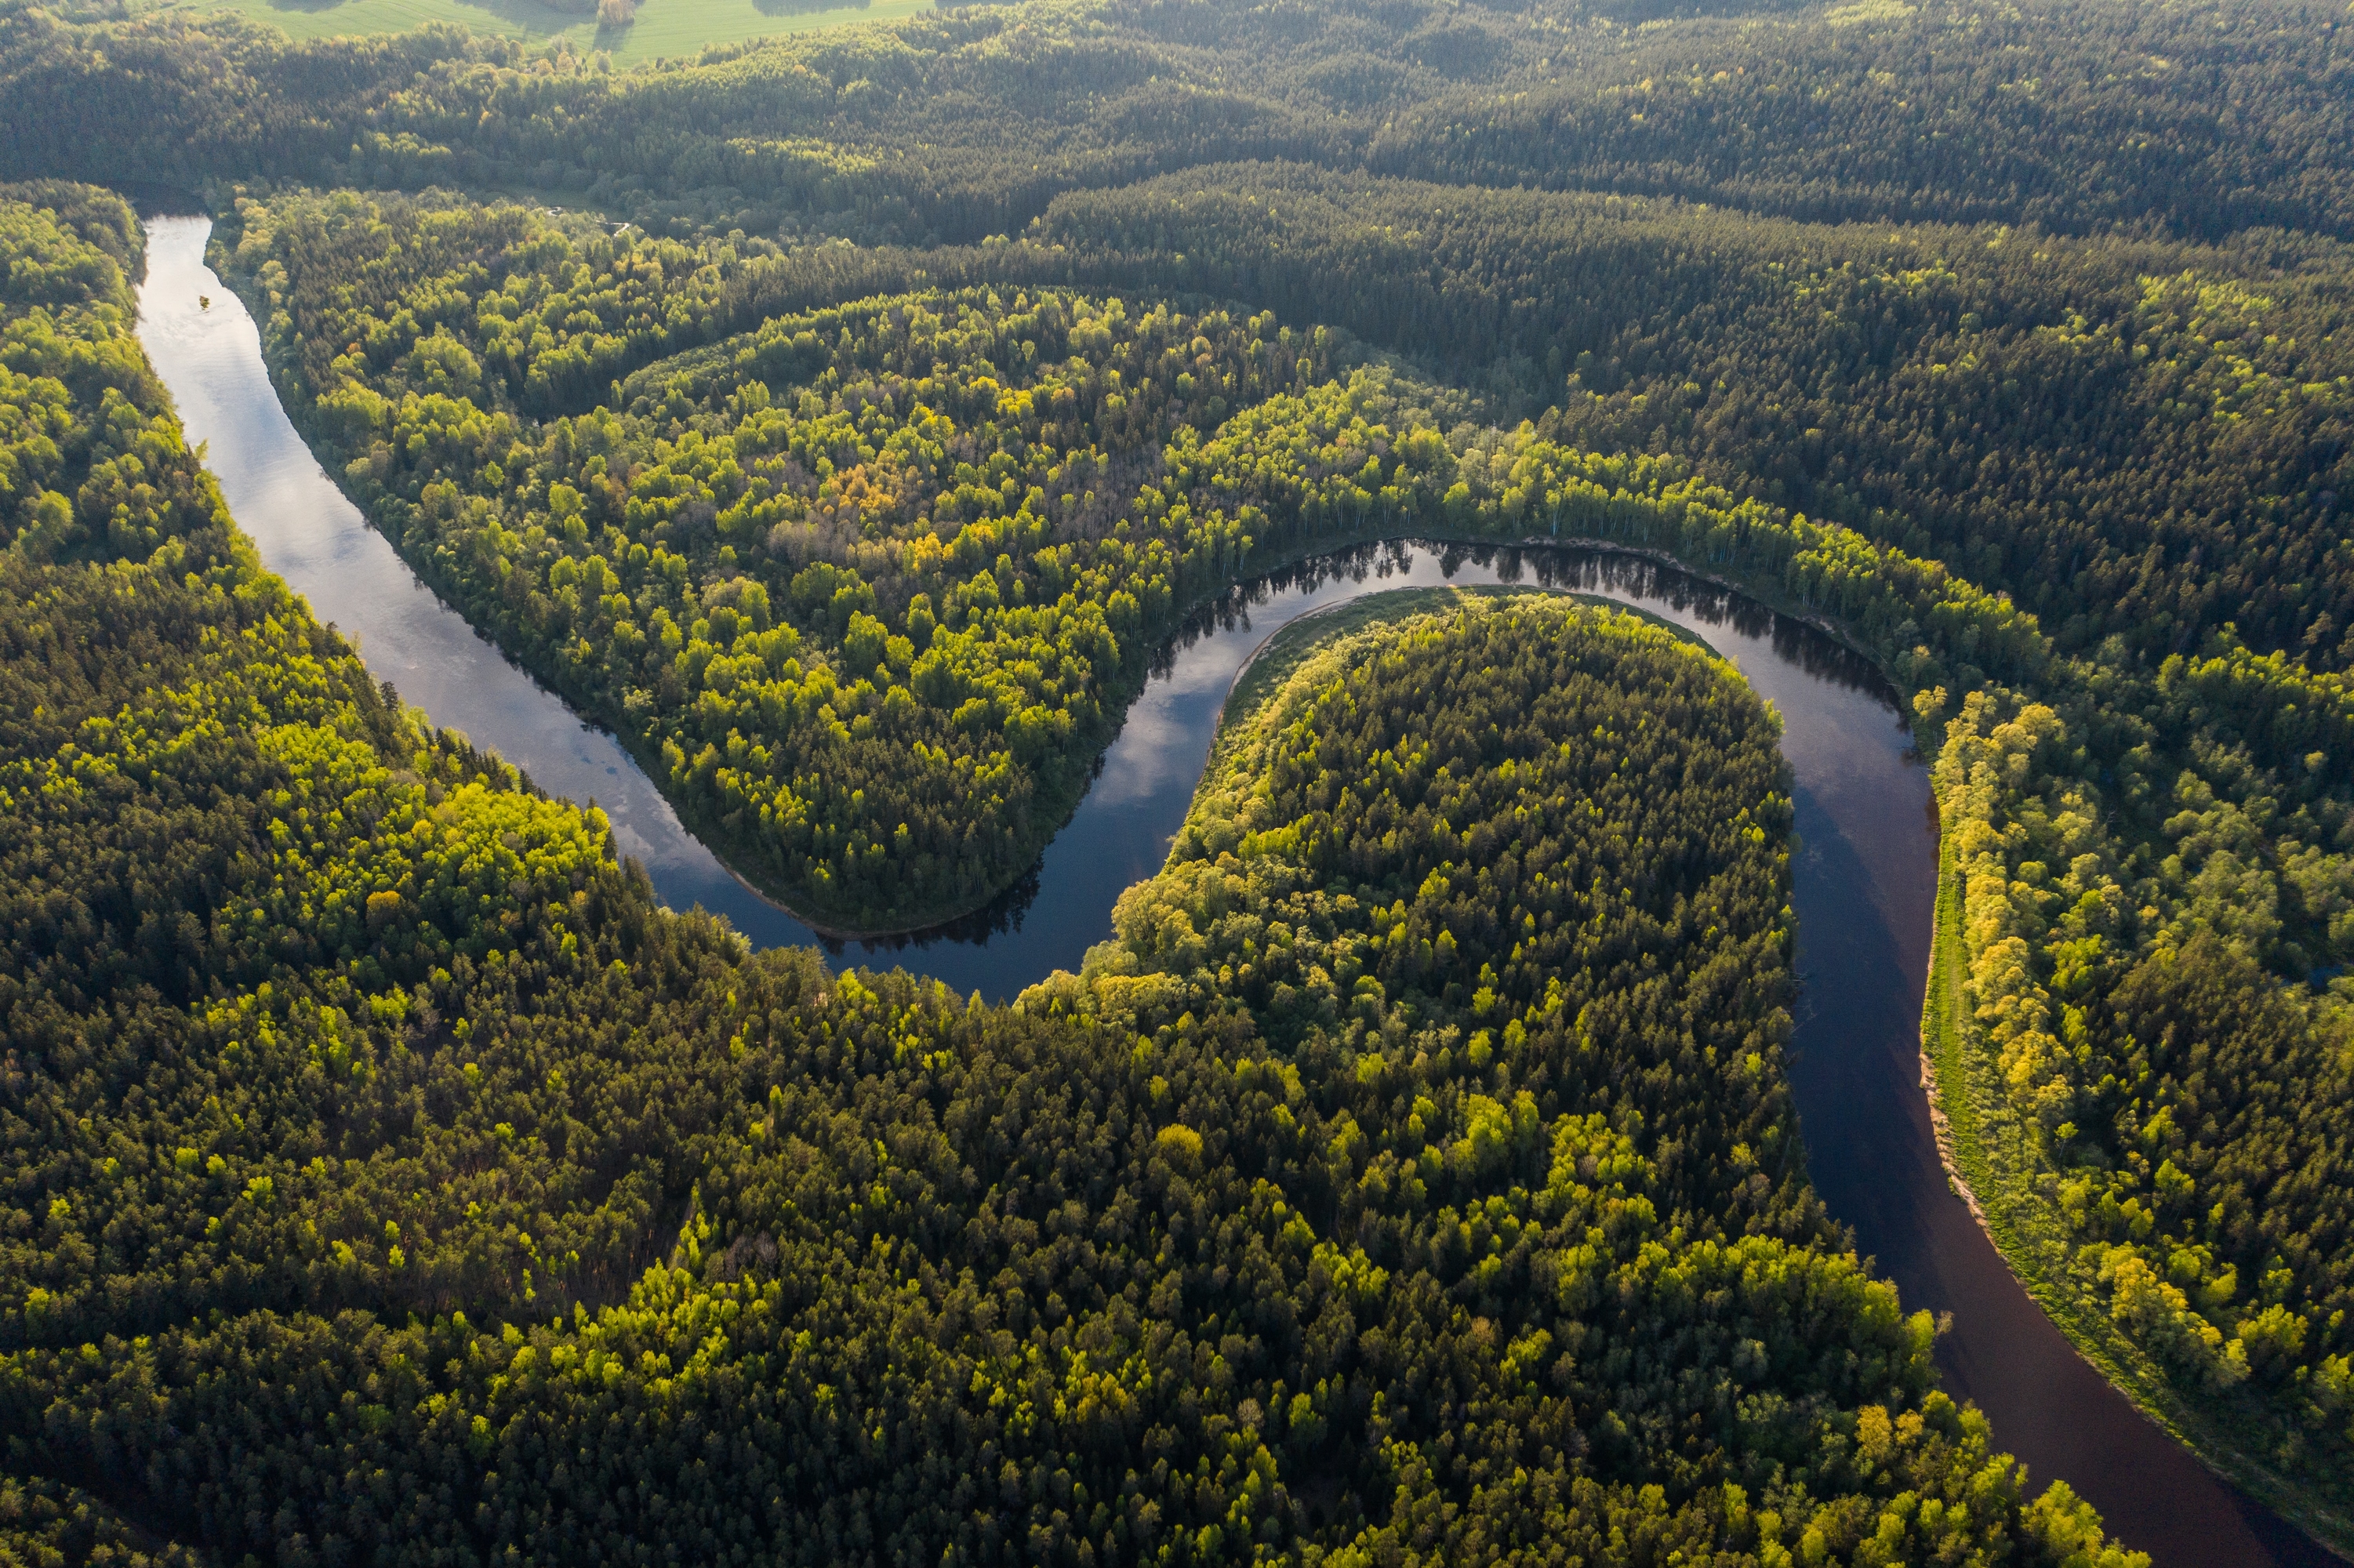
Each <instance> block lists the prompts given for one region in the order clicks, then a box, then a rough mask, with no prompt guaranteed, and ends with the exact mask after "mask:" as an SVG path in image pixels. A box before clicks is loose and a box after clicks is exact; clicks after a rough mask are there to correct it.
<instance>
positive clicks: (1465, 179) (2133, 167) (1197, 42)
mask: <svg viewBox="0 0 2354 1568" xmlns="http://www.w3.org/2000/svg"><path fill="white" fill-rule="evenodd" d="M62 9H63V10H64V11H65V12H67V13H68V14H70V12H71V10H72V8H71V7H65V8H62ZM1677 9H1678V11H1679V12H1680V13H1681V15H1682V17H1683V19H1681V20H1679V21H1673V22H1670V19H1669V18H1668V17H1667V16H1659V17H1657V18H1650V17H1647V16H1645V15H1643V14H1642V12H1641V9H1640V8H1638V11H1637V12H1635V13H1628V12H1625V11H1623V10H1614V11H1612V12H1611V13H1609V14H1608V15H1607V16H1605V15H1602V14H1598V13H1597V12H1596V11H1595V10H1592V9H1590V8H1585V7H1581V6H1578V5H1555V4H1540V5H1527V6H1519V5H1498V6H1494V7H1489V6H1481V5H1442V4H1423V3H1409V4H1405V5H1371V4H1356V5H1316V6H1310V5H1298V4H1281V5H1245V4H1242V3H1241V0H1207V3H1193V4H1175V3H1172V0H1113V3H1108V4H1107V3H1094V4H1090V3H1084V0H1034V3H1033V4H1030V5H1023V6H1021V7H1019V8H1018V9H1016V8H1002V7H993V6H991V7H982V6H973V7H962V8H958V9H955V10H952V11H949V12H944V13H941V14H938V15H937V16H924V17H919V18H915V19H910V20H908V21H906V22H903V23H899V24H896V25H894V26H888V27H884V26H876V27H860V28H846V29H835V30H832V31H828V32H824V33H818V34H800V35H793V36H790V37H782V38H778V39H774V40H769V41H767V42H763V43H756V44H748V45H731V46H726V47H717V48H710V49H706V50H705V52H704V53H703V55H702V56H701V57H700V58H697V59H695V60H693V61H680V62H674V63H673V64H672V65H670V66H667V67H665V68H663V69H654V70H651V71H643V72H628V73H619V72H613V71H611V70H610V69H609V68H608V67H607V66H606V65H605V64H604V63H603V62H602V61H601V60H599V58H595V57H593V56H592V57H586V58H583V57H578V56H575V55H573V54H571V53H569V52H562V53H557V54H556V55H555V56H553V57H552V58H551V57H549V56H546V55H545V54H535V53H534V52H533V51H531V50H530V49H528V48H526V47H525V46H524V45H522V44H519V43H517V42H514V41H513V40H507V39H474V38H469V37H464V36H462V35H460V34H456V33H453V32H447V31H443V32H433V31H428V32H424V33H419V34H410V35H406V36H403V37H398V38H390V39H387V38H371V39H364V40H356V41H355V40H335V39H330V40H320V41H312V42H305V43H293V42H290V41H289V40H288V39H287V38H286V37H284V36H283V35H282V34H280V33H278V32H277V31H275V30H274V29H271V28H269V27H266V26H259V25H257V24H254V23H251V22H249V21H245V20H242V19H238V18H234V17H228V16H202V15H197V16H188V15H185V14H183V13H181V12H178V11H175V10H154V11H148V10H140V11H135V12H134V14H133V17H132V19H129V20H122V19H116V20H107V21H100V22H94V23H89V24H77V23H75V22H72V21H69V20H67V19H66V17H65V16H64V15H61V14H60V11H59V10H51V9H44V8H41V7H39V6H37V5H31V4H29V3H28V0H9V4H8V5H6V6H5V8H0V147H5V149H6V151H5V154H0V174H10V175H19V176H21V175H29V174H39V175H74V176H78V177H83V178H101V179H116V180H121V179H138V180H161V179H177V180H180V181H183V182H195V181H198V180H204V179H249V178H254V177H258V176H268V177H271V178H295V179H301V180H305V181H311V182H316V183H323V184H335V185H363V186H377V185H401V186H407V187H408V188H416V187H417V186H419V185H424V184H427V183H430V182H439V183H442V184H469V185H483V184H498V185H534V186H537V187H541V188H546V189H548V190H559V189H560V190H567V191H578V192H582V193H584V194H585V196H587V198H588V200H590V201H591V202H593V203H595V204H597V205H599V206H600V207H609V208H610V209H612V210H613V211H614V212H615V213H616V215H617V216H624V217H630V218H631V219H632V220H633V221H635V222H637V223H639V224H640V225H641V226H652V227H655V228H660V227H662V226H663V223H664V221H665V220H667V219H669V218H673V217H681V218H687V219H691V220H693V221H695V222H699V223H709V224H715V225H716V227H717V228H720V229H722V230H725V229H726V228H729V227H731V226H734V227H741V228H745V229H746V230H747V231H748V232H751V233H769V232H774V231H775V230H776V228H777V227H778V225H779V222H780V221H782V222H785V223H787V224H788V226H789V227H792V228H801V227H803V226H811V227H816V228H834V229H842V230H845V231H847V232H850V233H853V234H854V235H855V236H856V237H858V238H861V239H864V240H870V241H871V240H884V239H889V240H898V241H903V242H938V241H949V242H958V241H974V240H979V239H981V238H984V237H985V236H987V235H990V234H992V233H1013V232H1017V231H1019V230H1020V228H1022V227H1023V225H1024V224H1026V223H1027V222H1029V221H1030V220H1031V219H1032V218H1033V217H1035V216H1037V214H1038V213H1039V212H1041V211H1042V210H1043V209H1044V207H1045V205H1046V203H1047V202H1048V201H1049V200H1050V199H1051V198H1052V197H1053V196H1055V195H1056V194H1058V193H1060V192H1063V191H1066V190H1070V189H1074V188H1090V187H1104V186H1110V185H1123V184H1128V183H1130V182H1133V181H1136V180H1139V179H1142V178H1146V177H1150V176H1151V175H1161V174H1166V173H1169V172H1171V171H1173V170H1180V169H1185V168H1190V167H1193V166H1196V165H1200V164H1211V163H1217V162H1221V161H1227V160H1232V159H1236V158H1253V159H1261V158H1288V159H1300V160H1305V161H1309V162H1312V163H1316V164H1322V165H1324V166H1327V167H1330V168H1333V169H1338V170H1362V171H1368V172H1374V173H1382V174H1393V175H1408V176H1412V177H1417V178H1424V179H1436V180H1440V181H1444V182H1447V183H1458V184H1475V185H1488V186H1493V187H1515V186H1530V187H1536V188H1547V189H1563V188H1578V189H1591V190H1611V191H1617V192H1621V193H1625V194H1630V195H1632V194H1641V195H1662V196H1676V197H1680V198H1682V199H1685V200H1690V201H1701V202H1709V203H1713V204H1729V205H1734V206H1737V207H1746V208H1750V209H1753V210H1758V211H1764V212H1772V213H1778V214H1784V215H1787V216H1791V217H1800V218H1805V219H1808V220H1817V221H1820V220H1849V219H1865V220H1875V219H1876V220H1883V221H1904V222H1913V221H1947V222H1951V221H1967V222H1979V221H1988V222H2003V223H2011V224H2032V225H2035V226H2037V227H2039V228H2045V229H2058V230H2063V231H2069V232H2084V231H2099V230H2109V229H2124V230H2127V231H2135V232H2156V233H2171V234H2179V235H2190V236H2197V237H2202V238H2223V237H2225V236H2228V235H2230V234H2232V233H2233V232H2236V231H2239V230H2242V229H2245V228H2253V227H2277V228H2293V229H2299V230H2306V231H2311V232H2317V233H2324V234H2330V235H2334V236H2338V237H2339V238H2348V237H2354V163H2349V156H2354V154H2349V148H2354V123H2349V115H2354V111H2350V110H2349V104H2354V91H2349V73H2354V52H2349V39H2348V37H2347V36H2346V35H2347V28H2348V26H2349V24H2348V21H2347V18H2346V16H2345V14H2344V12H2343V10H2342V9H2340V8H2338V7H2336V6H2334V5H2327V4H2300V3H2297V0H2224V3H2221V4H2213V5H2179V6H2119V5H2110V4H2105V3H2102V0H2039V3H2038V4H2035V5H2028V6H2023V7H2022V6H1981V5H1967V6H1961V7H1955V8H1942V7H1935V6H1926V7H1915V6H1914V5H1907V4H1900V3H1894V0H1859V3H1857V4H1852V5H1840V6H1833V7H1829V8H1827V9H1824V8H1814V7H1808V8H1804V9H1800V8H1795V7H1787V6H1780V5H1775V6H1765V7H1759V8H1757V9H1758V10H1760V11H1762V13H1763V14H1762V15H1755V16H1742V15H1739V13H1741V12H1742V11H1744V10H1745V9H1748V8H1746V7H1741V6H1723V7H1718V6H1710V7H1707V8H1706V12H1707V13H1713V14H1703V15H1702V16H1697V17H1695V16H1691V14H1690V13H1689V12H1686V11H1683V10H1682V8H1677ZM1646 23H1648V25H1643V24H1646Z"/></svg>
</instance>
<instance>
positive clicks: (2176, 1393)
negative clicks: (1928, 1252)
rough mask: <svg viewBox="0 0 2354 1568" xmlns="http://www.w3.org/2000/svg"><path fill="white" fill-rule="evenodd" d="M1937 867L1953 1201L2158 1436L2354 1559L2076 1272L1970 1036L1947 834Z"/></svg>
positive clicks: (2320, 1513) (1934, 981)
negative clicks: (2123, 1327) (2186, 1392)
mask: <svg viewBox="0 0 2354 1568" xmlns="http://www.w3.org/2000/svg"><path fill="white" fill-rule="evenodd" d="M1937 861H1938V867H1937V916H1936V930H1935V940H1934V946H1933V947H1932V949H1931V958H1930V964H1929V985H1928V1000H1927V1005H1926V1007H1925V1009H1924V1012H1923V1014H1922V1021H1921V1061H1922V1086H1923V1087H1924V1089H1925V1092H1926V1093H1927V1095H1928V1097H1929V1105H1930V1116H1931V1119H1932V1121H1933V1123H1934V1125H1935V1128H1936V1129H1937V1144H1938V1150H1939V1152H1940V1155H1941V1156H1942V1158H1943V1160H1944V1162H1945V1168H1946V1177H1947V1179H1948V1181H1951V1182H1952V1184H1953V1187H1954V1191H1955V1194H1956V1197H1958V1198H1959V1199H1960V1200H1961V1202H1963V1203H1964V1204H1965V1205H1966V1206H1967V1208H1968V1210H1969V1212H1970V1214H1971V1216H1972V1217H1973V1219H1975V1220H1976V1222H1977V1223H1978V1227H1979V1229H1981V1230H1982V1231H1984V1232H1985V1234H1986V1236H1987V1239H1988V1241H1990V1242H1992V1243H1993V1244H1994V1246H1995V1247H1996V1249H1997V1250H1998V1251H1999V1252H2000V1253H2001V1254H2002V1257H2003V1261H2004V1262H2005V1263H2006V1264H2007V1265H2008V1266H2009V1268H2010V1272H2011V1276H2012V1277H2014V1278H2015V1279H2017V1280H2018V1281H2019V1283H2020V1288H2021V1289H2023V1290H2025V1291H2026V1292H2027V1294H2028V1295H2029V1296H2030V1297H2031V1298H2032V1299H2033V1300H2034V1301H2035V1303H2036V1305H2037V1306H2039V1307H2041V1308H2042V1309H2043V1311H2044V1313H2045V1314H2046V1315H2047V1316H2048V1317H2049V1318H2050V1319H2051V1320H2052V1324H2053V1325H2054V1326H2055V1327H2056V1328H2058V1330H2060V1332H2061V1333H2062V1334H2064V1335H2065V1336H2067V1339H2068V1341H2069V1343H2070V1344H2071V1345H2073V1346H2074V1347H2075V1349H2076V1351H2077V1353H2079V1354H2080V1355H2082V1356H2083V1357H2084V1360H2085V1361H2088V1362H2090V1363H2091V1364H2092V1365H2093V1366H2094V1367H2095V1368H2097V1369H2099V1371H2100V1372H2101V1375H2102V1376H2103V1377H2105V1378H2106V1379H2107V1380H2108V1382H2109V1384H2110V1386H2111V1387H2113V1388H2115V1389H2116V1390H2117V1391H2118V1392H2119V1393H2122V1394H2124V1395H2125V1396H2126V1399H2128V1400H2130V1401H2131V1402H2132V1404H2133V1405H2134V1408H2135V1409H2137V1411H2139V1412H2140V1413H2141V1414H2142V1415H2143V1416H2144V1417H2145V1418H2147V1420H2148V1421H2149V1423H2150V1424H2151V1425H2153V1426H2154V1427H2156V1428H2157V1429H2158V1430H2159V1431H2161V1432H2163V1433H2165V1434H2166V1435H2167V1436H2168V1437H2170V1438H2172V1439H2173V1440H2174V1441H2175V1442H2178V1443H2179V1444H2181V1445H2182V1446H2183V1447H2184V1448H2185V1449H2186V1450H2187V1451H2188V1452H2190V1453H2192V1454H2195V1455H2196V1456H2198V1457H2199V1458H2200V1462H2201V1463H2203V1464H2205V1465H2206V1466H2207V1467H2209V1468H2210V1469H2211V1470H2212V1471H2213V1472H2214V1473H2215V1474H2216V1475H2218V1476H2220V1477H2221V1478H2223V1479H2224V1480H2226V1481H2229V1482H2230V1483H2231V1484H2232V1485H2233V1486H2236V1487H2240V1488H2243V1489H2245V1490H2247V1491H2248V1492H2249V1493H2251V1494H2252V1495H2253V1496H2254V1497H2256V1498H2258V1499H2262V1500H2263V1501H2264V1504H2265V1505H2266V1506H2267V1507H2269V1508H2271V1509H2273V1510H2275V1511H2277V1512H2278V1513H2279V1514H2280V1515H2281V1516H2282V1517H2283V1518H2285V1519H2286V1520H2290V1521H2292V1522H2293V1523H2295V1524H2296V1526H2297V1527H2299V1528H2300V1529H2302V1530H2304V1531H2306V1532H2307V1533H2308V1534H2310V1535H2312V1536H2313V1537H2314V1538H2315V1539H2316V1540H2317V1541H2318V1542H2321V1543H2322V1544H2323V1545H2325V1546H2327V1547H2328V1548H2329V1549H2330V1550H2332V1551H2334V1552H2338V1554H2339V1555H2340V1556H2346V1555H2348V1554H2349V1553H2354V1520H2349V1519H2348V1518H2347V1517H2345V1516H2344V1515H2343V1514H2341V1513H2338V1512H2337V1511H2335V1510H2330V1509H2329V1508H2327V1506H2326V1505H2324V1504H2323V1503H2321V1502H2320V1501H2319V1499H2316V1498H2314V1497H2313V1496H2312V1495H2311V1493H2310V1491H2309V1490H2308V1489H2305V1488H2300V1487H2297V1486H2296V1485H2294V1484H2292V1483H2290V1482H2289V1481H2288V1480H2287V1479H2286V1478H2285V1477H2283V1476H2282V1475H2280V1474H2279V1472H2278V1471H2276V1470H2274V1468H2273V1467H2270V1466H2269V1465H2266V1464H2265V1463H2264V1462H2263V1460H2261V1459H2260V1458H2258V1457H2256V1456H2255V1454H2254V1453H2253V1451H2252V1450H2251V1448H2250V1446H2249V1444H2248V1442H2247V1436H2248V1431H2249V1428H2250V1426H2251V1425H2253V1423H2252V1422H2251V1420H2250V1418H2249V1416H2248V1415H2247V1414H2239V1413H2234V1412H2232V1410H2231V1408H2230V1405H2229V1403H2228V1396H2225V1397H2223V1398H2217V1399H2214V1400H2212V1401H2211V1402H2210V1403H2208V1404H2199V1403H2195V1402H2193V1401H2191V1400H2189V1399H2186V1398H2185V1397H2184V1396H2183V1393H2182V1391H2181V1390H2180V1389H2179V1388H2178V1387H2177V1386H2176V1385H2175V1383H2174V1382H2173V1380H2172V1379H2171V1378H2170V1377H2168V1375H2167V1372H2166V1369H2165V1368H2164V1367H2163V1366H2161V1365H2160V1364H2159V1363H2158V1361H2156V1360H2155V1359H2154V1358H2153V1357H2151V1356H2150V1355H2149V1354H2148V1353H2147V1351H2143V1350H2142V1349H2141V1347H2139V1346H2138V1345H2136V1344H2135V1343H2134V1342H2133V1341H2132V1340H2130V1339H2128V1338H2126V1335H2125V1334H2124V1333H2122V1332H2121V1331H2120V1330H2118V1328H2117V1327H2116V1324H2115V1322H2114V1321H2113V1320H2112V1319H2111V1318H2110V1316H2109V1314H2108V1313H2107V1311H2105V1309H2104V1308H2103V1306H2102V1303H2101V1300H2100V1298H2099V1296H2098V1295H2097V1294H2096V1293H2095V1292H2094V1288H2093V1283H2092V1282H2091V1281H2090V1280H2088V1279H2086V1278H2085V1277H2084V1275H2083V1273H2082V1272H2080V1271H2079V1270H2078V1269H2077V1268H2076V1266H2075V1265H2074V1253H2075V1248H2074V1246H2073V1244H2072V1239H2071V1237H2070V1235H2069V1234H2068V1232H2067V1229H2066V1227H2065V1224H2064V1222H2062V1219H2061V1217H2060V1215H2059V1214H2058V1213H2055V1212H2054V1206H2053V1202H2052V1195H2050V1194H2047V1193H2046V1192H2043V1191H2041V1186H2042V1185H2043V1184H2047V1183H2054V1181H2055V1179H2054V1178H2052V1176H2051V1175H2050V1174H2049V1173H2048V1172H2045V1171H2041V1170H2040V1169H2039V1168H2038V1164H2037V1162H2036V1160H2034V1158H2033V1153H2032V1150H2033V1147H2034V1144H2033V1138H2034V1134H2033V1133H2032V1132H2031V1130H2030V1129H2029V1128H2027V1127H2026V1126H2025V1125H2024V1124H2023V1123H2022V1121H2021V1120H2020V1118H2019V1116H2018V1114H2017V1112H2016V1111H2014V1110H2012V1109H2011V1108H2010V1105H2009V1100H2008V1099H2007V1097H2005V1096H2004V1095H2003V1093H2002V1090H2001V1086H2000V1085H1999V1083H1998V1082H1997V1081H1996V1079H1995V1075H1994V1064H1993V1062H1992V1060H1991V1057H1990V1054H1989V1053H1988V1051H1987V1050H1985V1049H1984V1048H1983V1047H1981V1046H1979V1045H1978V1044H1976V1043H1975V1042H1974V1040H1973V1038H1972V1037H1973V1035H1974V1033H1976V1021H1975V1020H1974V1018H1973V1017H1972V1015H1971V1011H1970V1007H1969V999H1968V993H1967V976H1968V974H1969V955H1968V952H1967V948H1966V946H1965V941H1964V936H1963V927H1962V888H1961V875H1960V873H1959V871H1958V869H1957V867H1956V863H1955V860H1954V853H1953V846H1952V843H1951V842H1950V838H1949V837H1948V836H1947V835H1944V834H1941V835H1940V836H1939V842H1938V846H1937ZM2235 1415H2236V1418H2235Z"/></svg>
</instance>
